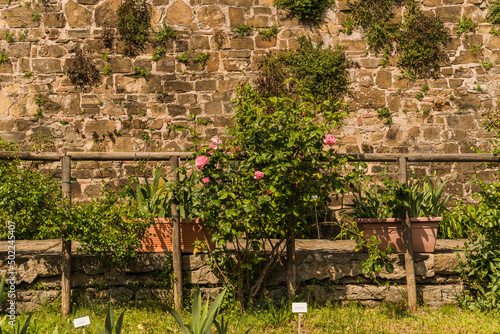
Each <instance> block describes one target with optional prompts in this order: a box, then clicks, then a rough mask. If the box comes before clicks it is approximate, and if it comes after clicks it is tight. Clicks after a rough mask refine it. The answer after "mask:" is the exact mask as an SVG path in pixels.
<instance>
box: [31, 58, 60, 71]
mask: <svg viewBox="0 0 500 334" xmlns="http://www.w3.org/2000/svg"><path fill="white" fill-rule="evenodd" d="M31 66H32V68H33V71H34V72H38V73H42V74H51V73H61V72H62V66H61V61H60V60H59V59H52V58H48V59H43V58H42V59H32V60H31Z"/></svg>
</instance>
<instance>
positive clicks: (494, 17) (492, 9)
mask: <svg viewBox="0 0 500 334" xmlns="http://www.w3.org/2000/svg"><path fill="white" fill-rule="evenodd" d="M486 21H488V22H489V23H491V24H498V23H500V1H492V2H491V3H490V5H489V6H488V13H487V14H486Z"/></svg>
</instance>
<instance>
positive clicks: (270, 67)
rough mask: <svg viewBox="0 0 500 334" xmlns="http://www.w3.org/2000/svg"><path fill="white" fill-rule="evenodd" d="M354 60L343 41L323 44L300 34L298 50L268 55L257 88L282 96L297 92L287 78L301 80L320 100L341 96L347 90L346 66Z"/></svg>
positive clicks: (271, 94) (262, 92) (264, 92)
mask: <svg viewBox="0 0 500 334" xmlns="http://www.w3.org/2000/svg"><path fill="white" fill-rule="evenodd" d="M353 65H354V63H353V62H352V61H351V60H349V58H348V57H347V55H346V53H345V49H344V48H342V47H341V46H340V45H336V46H334V47H333V48H332V47H324V45H323V43H313V42H312V41H311V39H310V38H308V37H301V38H299V48H298V50H297V51H296V52H288V53H278V54H276V55H268V56H266V57H265V58H264V61H263V63H262V65H261V67H260V70H261V74H262V75H261V76H260V78H259V79H258V89H259V91H260V92H261V94H264V95H267V96H283V95H287V94H291V93H293V92H294V90H295V88H296V86H294V85H295V84H287V83H285V81H286V80H287V79H290V78H293V79H296V80H298V81H299V82H300V83H301V84H302V85H304V87H306V88H307V89H308V90H310V91H311V93H312V95H313V96H314V97H315V98H316V99H317V100H318V101H323V100H339V99H341V97H342V96H345V95H346V94H348V92H349V89H348V86H349V75H348V72H347V70H348V69H349V68H351V67H352V66H353Z"/></svg>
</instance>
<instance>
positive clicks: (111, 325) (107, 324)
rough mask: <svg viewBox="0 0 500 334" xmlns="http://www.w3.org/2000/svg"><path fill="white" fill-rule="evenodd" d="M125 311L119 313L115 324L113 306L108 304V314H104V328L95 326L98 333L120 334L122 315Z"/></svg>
mask: <svg viewBox="0 0 500 334" xmlns="http://www.w3.org/2000/svg"><path fill="white" fill-rule="evenodd" d="M124 314H125V311H123V312H122V314H120V316H119V317H118V321H117V322H116V324H115V315H114V314H113V306H112V305H109V310H108V314H107V315H106V320H105V321H104V329H103V328H101V327H99V326H97V331H98V332H99V334H113V332H114V333H115V334H120V333H121V332H122V325H123V315H124Z"/></svg>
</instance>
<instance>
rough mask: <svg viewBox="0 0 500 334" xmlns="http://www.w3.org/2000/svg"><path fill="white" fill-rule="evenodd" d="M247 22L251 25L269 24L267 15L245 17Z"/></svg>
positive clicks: (260, 26)
mask: <svg viewBox="0 0 500 334" xmlns="http://www.w3.org/2000/svg"><path fill="white" fill-rule="evenodd" d="M247 24H248V25H250V26H253V27H259V28H266V27H267V26H268V25H269V17H268V16H252V17H249V18H248V19H247Z"/></svg>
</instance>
